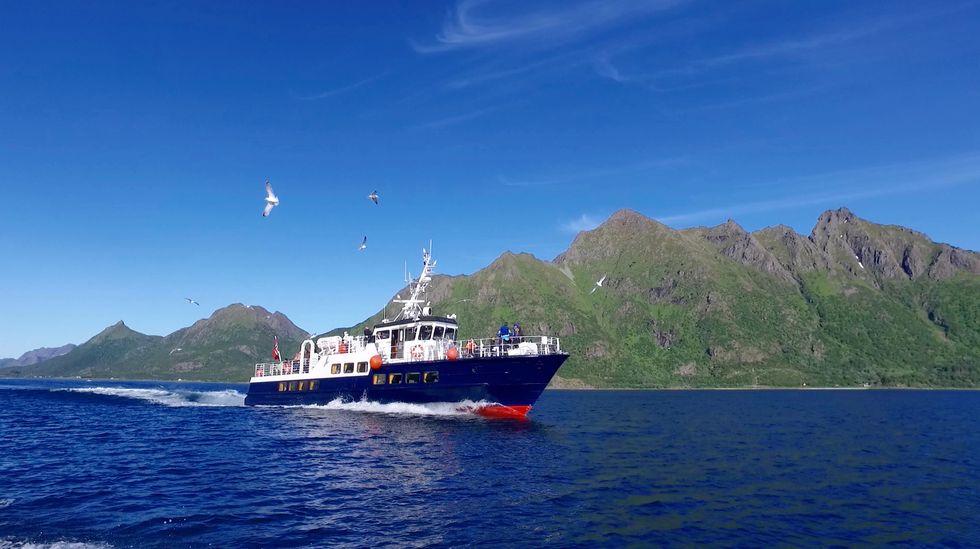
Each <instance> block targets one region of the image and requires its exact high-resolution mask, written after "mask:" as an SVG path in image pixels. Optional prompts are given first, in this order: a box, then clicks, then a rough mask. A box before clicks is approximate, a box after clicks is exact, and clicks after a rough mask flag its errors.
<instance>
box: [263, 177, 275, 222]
mask: <svg viewBox="0 0 980 549" xmlns="http://www.w3.org/2000/svg"><path fill="white" fill-rule="evenodd" d="M278 205H279V197H278V196H276V193H274V192H272V184H271V183H269V180H268V179H266V181H265V209H264V210H262V217H269V213H270V212H272V208H275V207H276V206H278Z"/></svg>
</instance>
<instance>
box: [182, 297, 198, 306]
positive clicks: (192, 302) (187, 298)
mask: <svg viewBox="0 0 980 549" xmlns="http://www.w3.org/2000/svg"><path fill="white" fill-rule="evenodd" d="M184 299H186V300H187V303H188V304H189V305H197V306H198V307H200V306H201V304H200V303H198V302H196V301H194V300H193V299H191V298H189V297H185V298H184Z"/></svg>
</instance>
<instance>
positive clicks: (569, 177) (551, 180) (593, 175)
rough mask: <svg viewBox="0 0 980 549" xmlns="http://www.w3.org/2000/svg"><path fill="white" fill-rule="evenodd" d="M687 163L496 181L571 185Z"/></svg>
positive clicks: (672, 160) (655, 162) (663, 161)
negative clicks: (577, 182)
mask: <svg viewBox="0 0 980 549" xmlns="http://www.w3.org/2000/svg"><path fill="white" fill-rule="evenodd" d="M687 161H688V157H686V156H677V157H668V158H655V159H652V160H645V161H643V162H637V163H634V164H627V165H623V166H617V167H612V168H600V169H594V170H583V171H578V172H570V173H564V174H557V175H548V176H541V177H531V178H522V179H513V178H510V177H507V176H505V175H498V176H497V180H498V181H500V183H501V184H502V185H505V186H507V187H535V186H544V185H559V184H562V183H572V182H575V181H583V180H588V179H599V178H602V177H612V176H616V175H625V174H631V173H638V172H645V171H649V170H654V169H658V168H668V167H671V166H676V165H678V164H683V163H684V162H687Z"/></svg>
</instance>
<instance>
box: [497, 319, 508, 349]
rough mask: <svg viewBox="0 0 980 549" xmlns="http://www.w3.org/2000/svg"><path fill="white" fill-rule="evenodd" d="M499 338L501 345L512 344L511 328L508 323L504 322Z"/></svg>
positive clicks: (498, 334) (498, 333)
mask: <svg viewBox="0 0 980 549" xmlns="http://www.w3.org/2000/svg"><path fill="white" fill-rule="evenodd" d="M497 336H498V337H500V344H501V345H506V344H508V343H510V328H509V327H507V323H506V322H504V324H503V325H502V326H501V327H500V331H499V332H497Z"/></svg>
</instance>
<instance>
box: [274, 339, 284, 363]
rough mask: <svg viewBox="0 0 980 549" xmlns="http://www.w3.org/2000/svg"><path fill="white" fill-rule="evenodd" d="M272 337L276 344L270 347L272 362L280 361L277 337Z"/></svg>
mask: <svg viewBox="0 0 980 549" xmlns="http://www.w3.org/2000/svg"><path fill="white" fill-rule="evenodd" d="M272 337H274V338H276V343H275V345H273V347H272V360H282V357H281V356H279V336H272Z"/></svg>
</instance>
